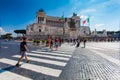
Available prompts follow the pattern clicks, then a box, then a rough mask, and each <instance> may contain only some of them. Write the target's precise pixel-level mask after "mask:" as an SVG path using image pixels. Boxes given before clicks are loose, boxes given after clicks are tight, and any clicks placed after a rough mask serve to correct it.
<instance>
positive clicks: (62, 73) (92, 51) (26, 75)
mask: <svg viewBox="0 0 120 80" xmlns="http://www.w3.org/2000/svg"><path fill="white" fill-rule="evenodd" d="M11 45H12V46H13V48H14V50H17V49H16V48H15V47H16V44H14V45H13V44H9V45H6V44H3V46H1V49H0V50H1V51H2V52H1V54H0V56H2V57H0V80H120V60H119V57H120V56H119V49H120V47H119V43H118V42H114V43H107V42H104V43H102V42H101V43H95V42H90V43H87V45H86V48H82V47H83V45H82V43H81V45H80V47H79V48H76V47H75V46H74V45H72V44H67V43H65V44H63V45H62V46H61V47H60V48H59V50H58V51H55V50H53V51H51V50H49V49H48V48H47V47H43V48H39V47H37V48H33V49H32V48H31V50H30V52H29V53H27V54H28V56H29V59H30V63H25V60H23V61H22V63H21V64H22V65H21V67H19V68H17V67H15V66H14V65H15V64H16V63H17V60H18V58H19V57H20V55H18V54H16V53H12V52H11V53H7V52H9V51H11V50H12V48H11V47H10V46H11ZM5 46H7V48H5ZM3 50H4V52H5V53H3ZM14 50H13V52H15V51H14ZM6 76H7V77H6Z"/></svg>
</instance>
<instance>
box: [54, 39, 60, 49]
mask: <svg viewBox="0 0 120 80" xmlns="http://www.w3.org/2000/svg"><path fill="white" fill-rule="evenodd" d="M58 46H60V39H59V38H56V39H55V47H56V50H58Z"/></svg>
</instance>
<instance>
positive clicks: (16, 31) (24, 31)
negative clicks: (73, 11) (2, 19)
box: [14, 29, 26, 36]
mask: <svg viewBox="0 0 120 80" xmlns="http://www.w3.org/2000/svg"><path fill="white" fill-rule="evenodd" d="M14 32H15V33H16V34H22V35H23V36H25V34H26V30H24V29H23V30H14Z"/></svg>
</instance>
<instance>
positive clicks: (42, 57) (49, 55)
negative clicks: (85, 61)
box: [0, 46, 75, 80]
mask: <svg viewBox="0 0 120 80" xmlns="http://www.w3.org/2000/svg"><path fill="white" fill-rule="evenodd" d="M63 48H64V49H63ZM63 48H60V49H59V50H58V51H54V50H53V51H47V52H45V51H42V50H41V49H37V50H33V51H30V52H28V53H27V55H28V58H29V60H30V63H26V62H25V60H22V62H21V63H20V64H21V66H20V68H24V69H27V70H31V71H34V72H37V73H41V74H44V75H48V76H52V77H59V76H60V74H61V73H62V70H63V69H62V68H63V67H65V66H66V65H67V62H68V61H69V60H70V58H71V57H72V54H73V52H74V50H75V47H70V46H69V47H67V48H65V47H63ZM18 58H20V55H13V56H12V58H10V59H9V58H1V59H0V63H3V64H8V65H11V66H15V64H16V63H17V60H18ZM32 62H35V63H37V64H33V63H32ZM41 63H42V64H43V65H41ZM44 64H46V65H52V66H53V67H49V66H45V65H44ZM54 66H55V67H56V66H58V67H61V68H57V67H56V68H54ZM6 75H8V76H11V77H9V78H8V77H6ZM21 79H22V80H31V79H30V78H28V77H26V76H24V75H19V74H16V73H14V72H11V71H9V70H8V71H7V70H4V71H3V69H1V70H0V80H21Z"/></svg>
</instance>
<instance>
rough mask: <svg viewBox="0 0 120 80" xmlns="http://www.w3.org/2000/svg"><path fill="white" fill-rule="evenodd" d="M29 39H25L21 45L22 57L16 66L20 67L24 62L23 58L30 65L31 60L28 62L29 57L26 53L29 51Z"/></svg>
mask: <svg viewBox="0 0 120 80" xmlns="http://www.w3.org/2000/svg"><path fill="white" fill-rule="evenodd" d="M26 41H27V38H26V37H23V41H22V42H21V43H20V54H21V57H20V58H19V60H18V62H17V64H16V66H17V67H19V66H20V62H21V61H22V59H23V57H24V56H25V59H26V62H27V63H29V60H28V56H27V55H26V52H27V51H28V47H27V43H26Z"/></svg>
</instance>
